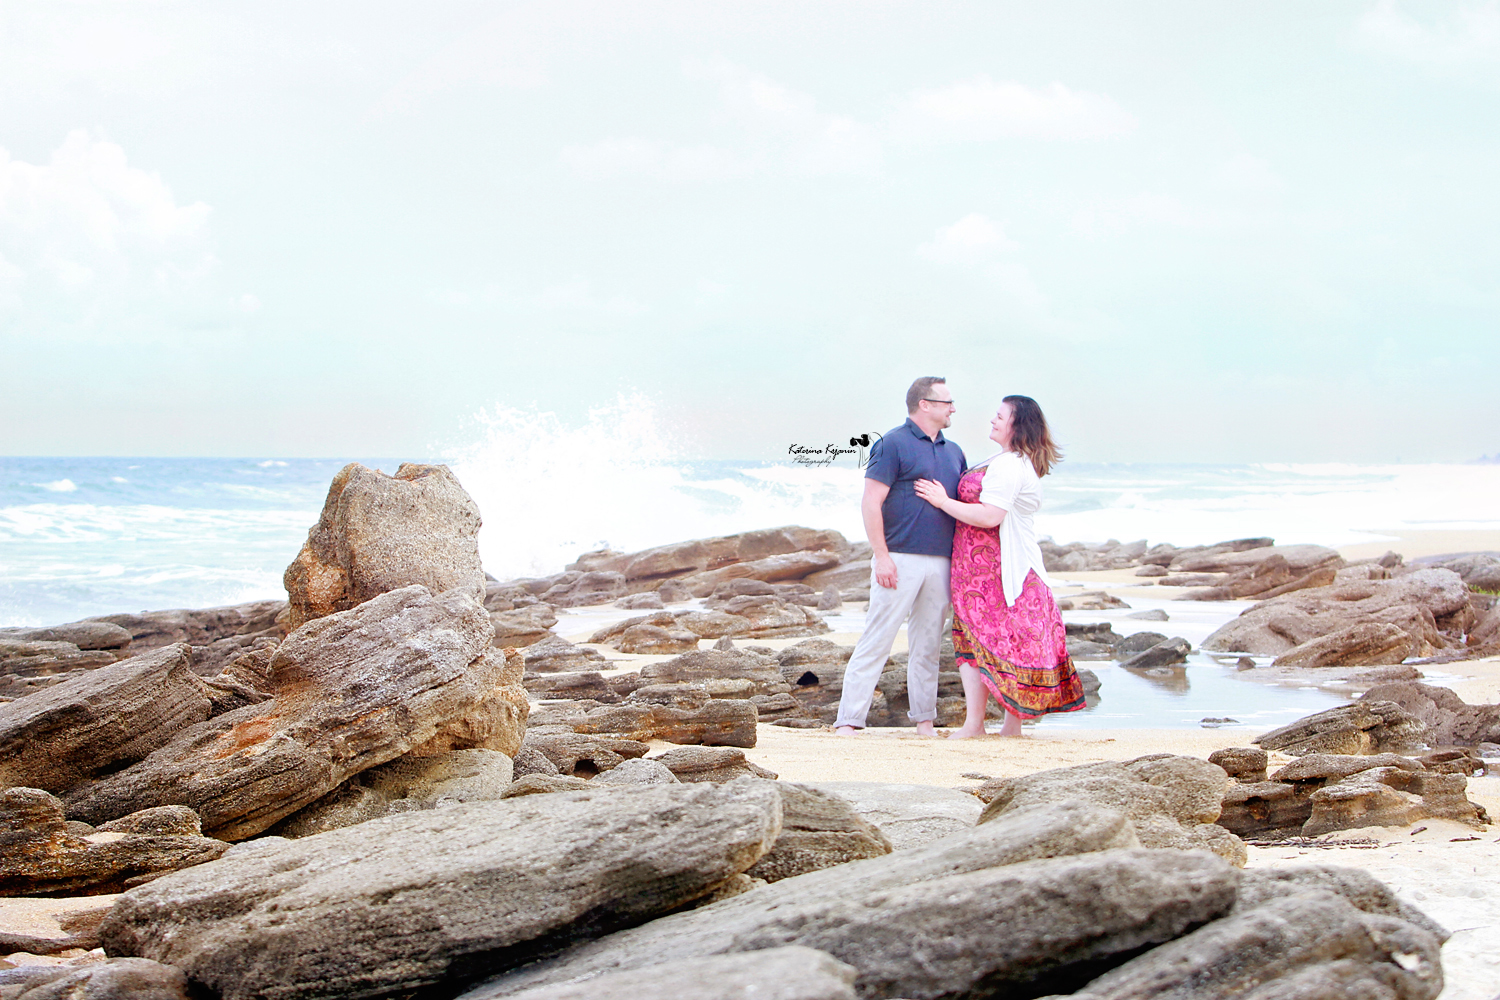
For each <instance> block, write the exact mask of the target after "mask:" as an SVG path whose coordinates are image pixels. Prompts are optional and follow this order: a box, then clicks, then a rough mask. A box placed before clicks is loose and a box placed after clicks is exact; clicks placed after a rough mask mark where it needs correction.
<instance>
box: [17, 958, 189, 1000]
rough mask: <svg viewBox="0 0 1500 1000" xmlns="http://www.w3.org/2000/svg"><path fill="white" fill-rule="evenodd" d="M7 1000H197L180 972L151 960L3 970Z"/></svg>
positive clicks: (130, 959)
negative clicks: (124, 998)
mask: <svg viewBox="0 0 1500 1000" xmlns="http://www.w3.org/2000/svg"><path fill="white" fill-rule="evenodd" d="M0 996H3V997H5V998H6V1000H12V998H14V1000H121V998H123V997H129V998H130V1000H198V998H199V997H200V996H201V994H200V993H199V992H198V991H197V990H196V989H194V988H193V986H192V984H191V983H190V982H188V978H187V976H186V974H184V973H183V971H182V970H181V969H177V968H173V967H172V966H170V965H162V964H161V963H160V962H153V961H151V960H150V959H148V958H111V959H107V960H105V961H103V962H90V963H89V964H87V965H23V966H20V967H18V968H14V969H4V970H0Z"/></svg>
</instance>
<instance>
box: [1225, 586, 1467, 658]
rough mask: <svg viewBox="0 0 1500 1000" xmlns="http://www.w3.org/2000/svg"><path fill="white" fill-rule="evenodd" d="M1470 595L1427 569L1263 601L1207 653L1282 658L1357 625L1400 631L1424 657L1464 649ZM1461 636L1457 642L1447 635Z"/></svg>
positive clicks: (1230, 625)
mask: <svg viewBox="0 0 1500 1000" xmlns="http://www.w3.org/2000/svg"><path fill="white" fill-rule="evenodd" d="M1473 614H1474V612H1473V609H1472V607H1471V605H1470V603H1469V591H1468V589H1467V588H1466V587H1465V586H1464V583H1463V580H1461V579H1460V578H1459V576H1458V574H1457V573H1454V572H1452V571H1450V570H1445V569H1426V570H1419V571H1417V572H1415V573H1409V574H1407V575H1405V576H1401V577H1397V578H1395V579H1392V580H1364V581H1356V582H1353V583H1343V584H1338V585H1337V586H1332V587H1320V588H1318V589H1316V590H1310V591H1303V592H1299V593H1295V594H1287V595H1286V596H1283V597H1277V598H1274V599H1271V600H1267V601H1262V602H1261V603H1259V604H1256V605H1254V606H1252V607H1250V608H1247V609H1246V610H1245V612H1244V613H1243V614H1241V615H1240V616H1239V617H1238V618H1236V619H1234V620H1233V621H1231V622H1229V623H1227V624H1226V625H1224V626H1223V627H1222V628H1220V629H1219V630H1218V631H1216V632H1214V634H1213V635H1211V636H1209V637H1208V638H1207V639H1205V640H1204V641H1203V648H1204V649H1211V650H1217V651H1222V652H1235V653H1250V654H1254V655H1258V656H1279V655H1281V654H1283V653H1286V652H1288V651H1290V650H1291V649H1292V648H1293V647H1296V646H1300V645H1302V644H1303V643H1305V642H1308V641H1309V640H1312V639H1317V638H1319V637H1321V636H1326V635H1330V634H1332V633H1335V632H1338V631H1340V630H1341V629H1346V628H1349V627H1350V626H1353V625H1363V624H1376V625H1380V624H1389V625H1396V626H1398V627H1400V628H1401V629H1402V630H1404V631H1405V632H1406V633H1407V634H1408V635H1410V636H1411V639H1412V643H1413V646H1412V648H1413V649H1414V650H1416V651H1417V652H1418V653H1419V654H1420V655H1424V656H1425V655H1429V654H1430V653H1431V651H1432V650H1434V649H1443V648H1448V647H1449V646H1452V645H1461V643H1462V638H1461V636H1462V633H1463V631H1464V630H1466V629H1467V628H1468V626H1469V625H1470V624H1472V619H1473ZM1445 629H1446V630H1448V631H1450V632H1454V630H1457V631H1456V633H1455V634H1456V636H1457V637H1456V638H1455V637H1450V636H1445V635H1444V634H1443V631H1444V630H1445Z"/></svg>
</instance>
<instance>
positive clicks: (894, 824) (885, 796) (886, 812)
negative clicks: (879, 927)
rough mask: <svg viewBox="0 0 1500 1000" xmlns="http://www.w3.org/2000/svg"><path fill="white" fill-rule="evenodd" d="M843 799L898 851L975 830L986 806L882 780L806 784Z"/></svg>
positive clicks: (948, 791)
mask: <svg viewBox="0 0 1500 1000" xmlns="http://www.w3.org/2000/svg"><path fill="white" fill-rule="evenodd" d="M804 784H806V785H807V787H809V788H814V789H817V790H819V791H823V792H828V793H831V794H833V795H837V796H838V797H839V798H841V799H844V800H845V801H847V802H848V803H849V804H850V805H852V806H853V807H854V811H855V812H857V813H858V814H859V815H860V816H861V817H862V818H864V819H865V820H866V821H868V822H869V823H870V824H871V825H872V826H874V827H876V828H877V829H879V830H880V832H881V833H882V834H883V835H884V836H885V837H886V839H887V840H889V841H890V842H891V845H892V847H894V848H895V849H896V850H898V851H899V850H905V849H907V848H912V847H919V846H921V845H923V844H930V843H932V842H933V841H935V840H942V839H943V838H945V837H951V836H953V835H955V834H960V833H964V832H965V831H967V830H972V829H973V828H974V825H975V823H977V822H978V821H979V814H980V813H981V812H983V811H984V803H982V802H980V801H979V799H977V798H975V797H974V796H972V795H970V794H969V793H967V792H961V791H958V790H957V789H953V788H938V787H936V786H935V785H899V784H888V783H885V782H879V781H818V782H804Z"/></svg>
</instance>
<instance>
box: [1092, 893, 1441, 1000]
mask: <svg viewBox="0 0 1500 1000" xmlns="http://www.w3.org/2000/svg"><path fill="white" fill-rule="evenodd" d="M1439 948H1440V942H1439V941H1438V939H1437V938H1436V937H1434V936H1433V935H1432V934H1431V933H1430V932H1428V931H1427V930H1426V929H1424V928H1421V927H1418V926H1416V925H1414V924H1410V923H1407V922H1405V921H1403V920H1400V919H1398V918H1394V917H1388V916H1380V915H1374V914H1369V913H1364V912H1362V911H1360V910H1359V909H1356V908H1355V907H1354V906H1353V905H1351V904H1350V902H1349V901H1348V900H1346V899H1344V898H1342V897H1341V896H1339V895H1336V894H1334V893H1332V892H1329V891H1327V890H1320V889H1309V890H1306V891H1303V892H1301V893H1298V894H1296V895H1293V896H1288V897H1283V898H1279V899H1273V900H1270V901H1268V902H1266V903H1264V904H1262V905H1260V906H1257V907H1254V908H1251V909H1247V910H1243V911H1239V912H1236V913H1234V914H1233V915H1232V916H1229V917H1226V918H1225V919H1222V920H1216V921H1214V922H1213V923H1210V924H1208V925H1207V926H1206V927H1202V928H1199V929H1198V930H1196V931H1194V932H1193V933H1191V934H1188V935H1186V936H1185V937H1182V938H1179V939H1178V940H1176V941H1173V942H1171V943H1169V944H1166V945H1163V946H1162V947H1159V948H1155V949H1153V950H1151V951H1149V952H1147V953H1146V954H1144V955H1141V956H1139V957H1138V958H1135V959H1133V960H1131V961H1129V962H1126V963H1125V964H1124V965H1121V966H1120V967H1118V968H1116V969H1114V970H1112V971H1111V972H1108V973H1106V974H1105V975H1103V976H1101V977H1099V978H1098V979H1097V980H1095V981H1094V982H1092V983H1090V984H1088V986H1087V987H1086V988H1084V989H1083V990H1081V991H1079V992H1077V993H1075V994H1073V997H1075V998H1077V1000H1148V998H1152V1000H1154V998H1161V1000H1166V998H1169V997H1171V998H1178V997H1181V998H1183V1000H1186V998H1189V997H1190V998H1192V1000H1238V998H1267V1000H1269V998H1273V997H1274V998H1291V997H1306V998H1311V997H1400V998H1402V1000H1433V998H1435V997H1436V996H1437V995H1438V994H1439V993H1440V992H1442V988H1443V973H1442V965H1441V961H1440V958H1439Z"/></svg>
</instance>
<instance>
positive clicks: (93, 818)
mask: <svg viewBox="0 0 1500 1000" xmlns="http://www.w3.org/2000/svg"><path fill="white" fill-rule="evenodd" d="M491 634H492V629H491V626H490V620H489V616H488V615H487V614H486V613H485V611H484V609H483V608H482V607H480V606H479V604H478V603H476V602H475V601H474V599H473V598H471V597H469V596H468V595H466V594H464V593H462V592H459V591H452V592H449V593H447V594H440V595H437V596H434V595H432V594H429V593H428V592H427V590H426V588H424V587H419V586H413V587H404V588H402V589H400V590H396V591H392V592H390V593H387V594H382V595H380V596H378V597H375V598H373V599H371V600H370V601H367V602H365V603H364V604H361V605H359V606H358V607H356V608H353V609H351V610H349V611H343V612H338V613H337V614H334V615H330V616H328V617H325V618H318V619H315V620H313V621H311V622H309V623H308V624H307V625H304V626H303V627H302V628H300V629H298V630H297V631H296V632H294V633H292V635H290V636H288V637H287V640H286V641H285V642H283V643H282V644H281V645H280V646H279V647H278V648H277V650H276V653H275V655H274V657H273V660H272V664H271V669H272V671H273V674H274V680H275V684H276V689H277V693H276V696H275V697H274V698H272V699H270V700H268V701H265V702H262V703H260V704H256V705H249V706H246V707H245V708H241V709H236V710H235V711H233V712H229V713H227V714H225V715H221V716H218V717H217V718H214V719H210V720H208V721H207V722H202V723H199V724H197V725H195V726H190V727H188V728H187V729H185V730H183V731H182V732H180V733H179V734H177V735H176V736H175V737H174V738H173V739H172V740H171V741H170V742H168V743H167V744H166V745H164V746H162V747H161V748H160V749H158V750H156V751H154V752H153V753H152V754H151V755H150V756H148V757H146V759H144V760H142V761H140V762H139V763H137V764H134V765H132V766H131V767H129V768H127V769H125V770H123V771H121V772H119V773H117V774H113V775H111V776H109V777H107V778H104V779H103V780H100V781H98V782H95V783H94V784H92V785H88V786H84V787H81V788H79V789H77V790H76V791H75V792H74V793H72V794H70V795H69V797H68V799H67V807H68V813H69V815H70V816H72V817H74V818H77V819H82V820H85V821H87V822H94V823H97V822H103V821H105V820H109V819H113V818H115V817H117V816H123V815H125V814H126V813H131V812H135V811H137V810H140V809H145V808H148V807H151V806H161V805H186V806H190V807H192V808H193V809H194V810H195V811H196V812H197V813H198V815H199V816H201V817H202V819H203V826H204V829H205V830H207V831H208V832H209V833H210V834H212V835H213V836H216V837H219V838H221V839H225V840H238V839H242V838H244V837H248V836H252V835H254V834H256V833H259V832H261V831H263V830H265V829H266V828H268V827H269V826H270V825H271V824H273V823H275V822H276V821H277V820H279V819H281V818H282V817H284V816H288V815H290V814H292V813H294V812H296V811H297V810H298V809H301V808H302V807H303V806H306V805H308V804H309V803H311V802H313V801H314V800H316V799H317V798H319V797H320V796H322V795H326V794H327V793H328V792H330V791H332V790H333V789H334V788H336V787H337V786H338V785H339V784H340V783H341V782H343V781H344V780H345V779H347V778H348V777H350V776H351V775H354V774H357V773H359V772H360V771H363V770H365V769H366V768H369V767H374V766H375V765H377V764H383V763H385V762H386V761H388V760H393V759H395V758H396V757H399V756H401V755H402V754H404V753H406V752H407V751H409V750H412V749H414V748H416V747H419V746H421V745H422V744H424V743H426V742H427V741H429V740H432V739H433V738H434V737H435V736H438V735H439V734H440V733H444V732H447V731H448V727H449V726H450V725H451V724H453V723H455V722H458V721H460V720H463V719H465V718H466V717H467V716H468V715H469V714H470V713H472V712H474V711H476V710H479V709H481V708H482V707H483V706H485V704H486V703H487V700H488V699H490V698H491V697H492V696H493V694H494V692H495V689H496V688H497V687H498V686H499V685H500V684H501V681H502V678H503V677H504V676H505V675H506V672H507V666H506V662H505V659H504V658H503V657H502V656H501V655H500V653H499V651H497V650H495V649H494V647H493V646H491V645H490V636H491ZM509 669H511V670H512V671H513V673H514V675H515V676H516V679H517V680H519V672H520V667H519V664H515V665H514V666H513V667H511V668H509Z"/></svg>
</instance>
